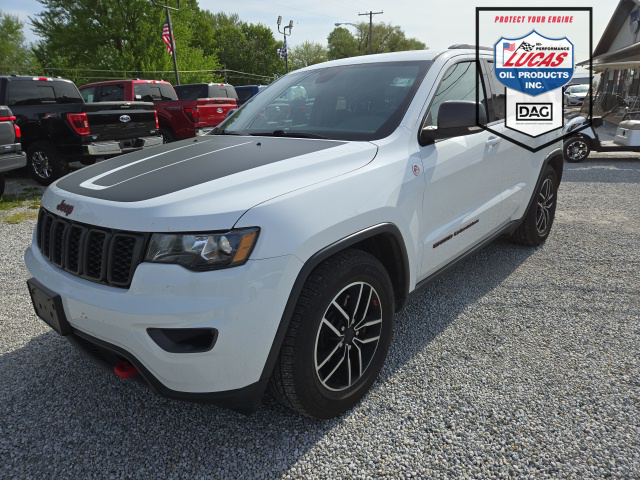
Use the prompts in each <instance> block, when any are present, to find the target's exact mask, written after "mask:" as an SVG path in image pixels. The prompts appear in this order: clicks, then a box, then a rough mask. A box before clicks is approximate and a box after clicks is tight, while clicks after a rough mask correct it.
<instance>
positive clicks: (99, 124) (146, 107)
mask: <svg viewBox="0 0 640 480" xmlns="http://www.w3.org/2000/svg"><path fill="white" fill-rule="evenodd" d="M0 105H7V106H8V107H9V108H10V109H11V111H12V112H13V115H15V117H16V124H17V125H18V127H19V128H20V130H21V133H22V149H23V150H24V151H26V152H27V167H28V169H29V172H30V173H31V176H32V177H33V178H34V179H35V180H36V181H37V182H38V183H40V184H42V185H49V184H51V183H52V182H53V181H54V180H56V179H57V178H59V177H62V176H63V175H65V174H66V173H68V171H69V162H72V161H80V162H81V163H83V164H85V165H89V164H91V163H94V162H95V161H96V159H98V158H106V157H112V156H115V155H120V154H121V153H126V152H131V151H134V150H140V149H142V148H147V147H152V146H156V145H160V144H162V137H160V136H158V118H157V114H156V112H155V109H154V106H153V103H150V102H101V103H94V104H86V103H85V102H84V100H83V99H82V96H81V95H80V92H79V91H78V89H77V87H76V86H75V85H74V84H73V82H71V81H70V80H64V79H61V78H51V77H28V76H16V75H11V76H0Z"/></svg>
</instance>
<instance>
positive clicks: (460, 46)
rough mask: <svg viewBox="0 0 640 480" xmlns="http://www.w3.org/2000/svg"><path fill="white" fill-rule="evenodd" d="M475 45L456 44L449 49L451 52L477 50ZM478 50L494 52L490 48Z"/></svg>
mask: <svg viewBox="0 0 640 480" xmlns="http://www.w3.org/2000/svg"><path fill="white" fill-rule="evenodd" d="M475 49H476V46H475V45H470V44H468V43H455V44H453V45H451V46H450V47H449V50H475ZM478 50H493V48H489V47H482V46H480V47H478Z"/></svg>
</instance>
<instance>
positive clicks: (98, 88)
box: [80, 79, 237, 143]
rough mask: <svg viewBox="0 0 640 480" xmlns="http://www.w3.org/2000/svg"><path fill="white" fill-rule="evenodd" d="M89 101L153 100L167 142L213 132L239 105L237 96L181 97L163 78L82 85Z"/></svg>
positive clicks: (81, 90) (162, 133) (84, 95)
mask: <svg viewBox="0 0 640 480" xmlns="http://www.w3.org/2000/svg"><path fill="white" fill-rule="evenodd" d="M80 92H81V93H82V96H83V97H84V99H85V101H86V102H87V103H95V102H103V101H107V100H114V99H119V100H125V101H134V100H143V101H145V102H153V104H154V105H155V107H156V110H157V111H158V121H159V125H160V135H162V139H163V142H164V143H169V142H173V141H175V140H181V139H185V138H192V137H194V136H197V135H204V134H206V133H208V132H210V131H211V130H212V129H213V128H214V127H215V126H216V125H218V124H219V123H220V122H222V121H223V120H224V119H225V118H226V114H227V110H231V109H234V108H236V107H237V103H236V100H235V98H227V97H225V98H201V99H189V100H178V96H177V95H176V92H175V90H174V89H173V86H171V84H170V83H169V82H165V81H163V80H140V79H133V80H110V81H108V82H98V83H91V84H89V85H83V86H81V87H80Z"/></svg>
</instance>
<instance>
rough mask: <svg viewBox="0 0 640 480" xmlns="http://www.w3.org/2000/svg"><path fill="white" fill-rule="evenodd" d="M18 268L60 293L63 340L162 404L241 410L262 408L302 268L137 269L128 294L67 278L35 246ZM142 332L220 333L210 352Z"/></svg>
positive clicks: (291, 261) (277, 262)
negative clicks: (129, 375)
mask: <svg viewBox="0 0 640 480" xmlns="http://www.w3.org/2000/svg"><path fill="white" fill-rule="evenodd" d="M25 263H26V266H27V269H28V270H29V272H30V273H31V275H32V276H33V277H34V278H35V279H36V280H37V281H39V282H40V283H41V284H43V285H44V286H46V287H47V288H49V289H50V290H52V291H54V292H55V293H57V294H58V295H60V297H61V299H62V306H63V309H64V313H65V316H66V318H67V320H68V321H69V323H70V324H71V327H72V329H73V333H72V335H70V340H72V341H74V340H75V341H76V342H75V343H76V344H77V343H78V342H77V339H78V338H80V339H83V340H84V342H85V343H87V342H88V343H89V344H93V345H96V346H98V347H100V348H103V349H106V350H108V351H111V352H116V353H117V354H118V355H119V356H120V357H122V358H124V359H127V360H129V361H130V362H131V363H132V364H134V365H135V366H136V367H137V369H138V371H139V372H141V374H142V376H143V377H144V379H145V380H146V381H147V383H148V384H149V385H151V386H152V387H153V388H154V389H155V390H156V391H158V392H159V393H160V394H162V395H164V396H167V397H171V398H179V399H183V400H195V401H207V402H212V403H215V404H218V405H221V406H226V407H229V408H232V407H234V405H235V407H237V408H235V409H236V410H243V411H250V410H252V409H253V410H255V408H257V405H258V404H259V401H260V396H261V395H262V392H263V390H264V387H265V386H266V382H267V381H268V377H267V378H265V376H264V375H263V373H264V367H265V363H266V360H267V357H268V355H269V351H270V349H271V346H272V344H273V340H274V338H275V334H276V331H277V328H278V325H279V324H280V320H281V317H282V313H283V311H284V308H285V304H286V302H287V299H288V297H289V293H290V292H291V288H292V285H293V283H294V281H295V278H296V276H297V274H298V271H299V270H300V268H301V267H302V263H301V262H300V261H299V260H298V259H297V258H296V257H294V256H284V257H276V258H270V259H264V260H249V261H248V262H247V263H246V264H245V265H242V266H240V267H234V268H229V269H225V270H217V271H212V272H192V271H189V270H187V269H185V268H182V267H180V266H177V265H161V264H151V263H142V264H140V265H139V266H138V268H137V270H136V272H135V275H134V277H133V281H132V284H131V287H130V288H129V289H128V290H125V289H121V288H116V287H109V286H105V285H100V284H96V283H92V282H90V281H87V280H84V279H82V278H79V277H76V276H74V275H71V274H69V273H67V272H65V271H63V270H61V269H59V268H57V267H55V266H54V265H53V264H51V263H50V262H49V261H48V260H46V259H45V258H44V257H42V255H41V254H40V251H39V250H38V248H37V247H35V246H33V247H30V248H28V249H27V251H26V253H25ZM149 328H213V329H216V330H217V331H218V332H219V333H218V338H217V340H216V343H215V346H214V347H213V348H212V349H211V350H209V351H206V352H201V353H170V352H167V351H165V350H163V349H162V348H161V347H160V346H159V345H158V344H157V343H155V341H154V340H153V339H152V338H151V337H150V336H149V334H148V332H147V329H149ZM256 397H257V398H256Z"/></svg>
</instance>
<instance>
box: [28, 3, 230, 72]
mask: <svg viewBox="0 0 640 480" xmlns="http://www.w3.org/2000/svg"><path fill="white" fill-rule="evenodd" d="M39 1H40V3H42V5H43V7H44V8H43V11H42V12H41V13H40V14H38V15H36V16H35V18H31V19H30V20H31V23H32V24H33V27H34V30H35V32H36V33H37V34H38V35H39V36H40V37H42V40H41V41H39V42H38V43H37V45H36V47H35V48H34V51H35V55H36V57H37V59H38V61H39V62H40V63H41V64H42V65H43V66H45V67H46V72H44V73H49V74H55V75H61V76H65V77H67V78H71V79H72V80H74V81H76V82H77V83H79V84H82V83H88V82H91V81H98V80H101V79H105V78H114V77H116V78H118V77H123V76H129V77H131V76H137V77H146V78H164V79H169V80H173V77H174V75H173V73H172V71H173V60H172V58H171V55H169V54H168V53H167V48H166V46H165V44H164V42H163V41H162V38H161V34H162V27H163V25H164V22H165V11H164V9H161V8H157V7H153V6H152V5H151V4H150V2H148V1H147V0H100V1H96V0H39ZM201 13H202V12H201V10H200V8H199V7H198V3H197V0H183V1H182V8H181V9H180V10H179V11H173V12H172V13H171V17H172V23H173V29H174V36H175V42H176V50H177V57H178V68H179V70H215V69H218V68H219V67H220V64H219V63H218V61H217V58H216V56H215V54H214V53H213V51H209V52H206V51H205V50H204V49H203V48H202V38H203V37H206V35H207V34H209V37H210V38H211V37H212V32H211V30H212V28H211V26H210V25H209V24H208V23H207V22H204V21H202V19H201ZM87 70H93V71H91V72H88V71H87ZM153 71H158V72H159V73H157V74H154V73H151V72H153ZM161 71H164V72H166V73H160V72H161ZM214 79H215V80H217V79H218V77H214V76H212V74H210V73H197V74H183V75H181V80H182V82H183V83H187V82H196V81H211V80H214Z"/></svg>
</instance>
